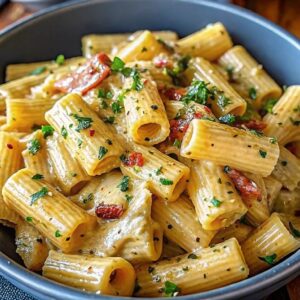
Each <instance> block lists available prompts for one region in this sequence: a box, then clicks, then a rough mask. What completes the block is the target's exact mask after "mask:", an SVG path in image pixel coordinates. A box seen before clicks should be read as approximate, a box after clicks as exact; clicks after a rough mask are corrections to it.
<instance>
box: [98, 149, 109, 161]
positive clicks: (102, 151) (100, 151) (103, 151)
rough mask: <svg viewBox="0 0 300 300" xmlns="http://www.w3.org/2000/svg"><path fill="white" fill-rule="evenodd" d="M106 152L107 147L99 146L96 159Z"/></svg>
mask: <svg viewBox="0 0 300 300" xmlns="http://www.w3.org/2000/svg"><path fill="white" fill-rule="evenodd" d="M107 152H108V149H106V148H105V147H102V146H100V148H99V152H98V159H99V160H100V159H102V158H103V157H104V156H105V154H106V153H107Z"/></svg>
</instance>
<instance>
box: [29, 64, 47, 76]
mask: <svg viewBox="0 0 300 300" xmlns="http://www.w3.org/2000/svg"><path fill="white" fill-rule="evenodd" d="M46 70H47V68H46V67H45V66H42V67H37V68H36V69H34V70H33V71H31V72H30V73H29V75H40V74H42V73H43V72H45V71H46Z"/></svg>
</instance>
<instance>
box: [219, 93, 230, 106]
mask: <svg viewBox="0 0 300 300" xmlns="http://www.w3.org/2000/svg"><path fill="white" fill-rule="evenodd" d="M217 97H218V100H217V104H218V106H219V107H221V108H225V107H226V106H227V105H229V104H231V103H232V101H231V100H230V99H229V98H228V97H226V96H225V94H224V92H217Z"/></svg>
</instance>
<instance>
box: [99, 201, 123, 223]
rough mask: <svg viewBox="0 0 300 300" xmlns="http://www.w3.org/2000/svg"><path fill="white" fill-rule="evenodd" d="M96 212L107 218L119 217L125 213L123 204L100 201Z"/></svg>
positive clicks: (100, 216)
mask: <svg viewBox="0 0 300 300" xmlns="http://www.w3.org/2000/svg"><path fill="white" fill-rule="evenodd" d="M95 213H96V215H97V217H99V218H102V219H105V220H110V219H119V218H120V217H121V216H122V215H123V213H124V209H123V206H122V205H117V204H104V203H100V204H99V205H98V206H97V207H96V210H95Z"/></svg>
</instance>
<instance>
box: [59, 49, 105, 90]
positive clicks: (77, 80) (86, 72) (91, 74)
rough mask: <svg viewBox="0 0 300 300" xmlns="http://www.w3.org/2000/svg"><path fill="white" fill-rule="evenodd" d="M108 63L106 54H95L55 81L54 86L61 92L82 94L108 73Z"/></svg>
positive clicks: (97, 83) (96, 84)
mask: <svg viewBox="0 0 300 300" xmlns="http://www.w3.org/2000/svg"><path fill="white" fill-rule="evenodd" d="M110 64H111V61H110V59H109V57H108V56H107V55H106V54H104V53H99V54H96V55H95V56H93V57H91V58H90V59H89V60H88V61H87V62H86V63H85V64H83V65H82V66H81V67H79V68H78V69H77V70H76V71H74V72H72V73H70V74H67V75H66V76H64V77H63V78H61V79H60V80H58V81H56V82H55V84H54V86H55V88H56V89H57V90H59V91H60V92H63V93H71V92H79V93H81V94H82V95H84V94H86V93H87V92H88V91H90V90H91V89H93V88H95V87H97V86H98V85H99V84H100V83H101V82H102V81H103V80H104V79H105V78H106V77H107V76H108V75H109V74H110V67H109V66H110Z"/></svg>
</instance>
